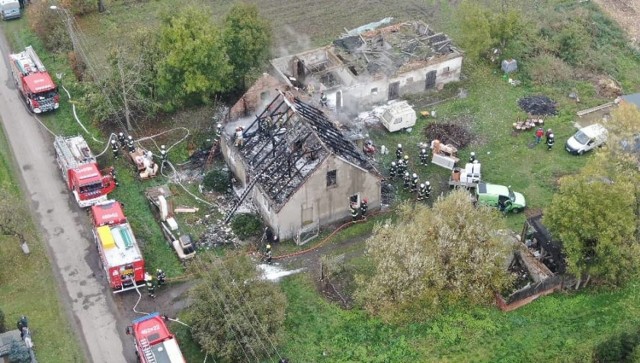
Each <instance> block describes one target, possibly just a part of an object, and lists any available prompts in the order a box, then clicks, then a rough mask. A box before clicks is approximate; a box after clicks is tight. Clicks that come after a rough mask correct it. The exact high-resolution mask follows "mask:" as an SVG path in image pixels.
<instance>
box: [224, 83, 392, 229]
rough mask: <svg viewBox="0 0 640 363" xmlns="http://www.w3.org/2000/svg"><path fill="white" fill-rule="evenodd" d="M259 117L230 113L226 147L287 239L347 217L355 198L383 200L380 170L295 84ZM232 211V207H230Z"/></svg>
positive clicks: (250, 193) (372, 203) (246, 190)
mask: <svg viewBox="0 0 640 363" xmlns="http://www.w3.org/2000/svg"><path fill="white" fill-rule="evenodd" d="M276 92H277V96H276V97H275V98H273V99H272V100H271V102H270V103H268V104H267V105H266V107H264V109H263V110H262V111H261V112H260V113H259V114H257V116H254V117H246V118H233V117H230V118H229V120H228V121H227V123H226V124H225V125H224V131H223V133H222V136H221V150H222V153H223V155H224V158H225V160H226V162H227V164H228V165H229V168H230V170H231V171H232V172H233V173H234V174H235V176H236V178H237V180H238V181H239V182H240V183H241V184H242V188H243V192H242V195H241V196H240V199H241V200H242V199H244V198H251V199H252V200H253V202H254V204H255V205H256V207H257V210H258V211H259V213H260V214H261V216H262V217H263V219H264V221H265V223H266V224H267V225H269V226H270V227H271V228H272V229H273V230H274V231H276V232H277V234H278V235H279V237H280V238H281V239H286V238H292V237H296V236H297V235H298V234H300V233H303V232H304V231H305V230H308V229H309V228H314V227H316V228H317V227H318V226H322V225H326V224H329V223H333V222H336V221H340V220H343V219H345V218H349V216H350V214H349V204H350V202H357V203H359V202H360V201H361V200H362V199H364V198H367V199H368V205H369V208H370V209H375V208H377V207H379V206H380V204H381V203H380V199H381V189H380V188H381V185H380V184H381V176H380V174H379V173H378V171H377V170H376V169H375V168H374V166H373V165H372V164H371V163H370V161H369V160H368V159H367V158H366V157H365V156H364V155H363V154H362V152H361V151H360V150H359V149H358V148H357V147H356V146H355V144H353V143H352V142H351V141H348V140H346V139H345V137H344V136H343V134H342V133H341V131H340V129H339V128H338V125H337V124H335V123H334V122H333V121H332V120H330V119H329V118H328V117H327V116H326V115H325V114H324V113H323V112H322V111H321V110H319V109H318V108H316V107H313V106H311V105H310V104H308V103H307V102H305V101H304V100H303V99H301V98H300V97H298V96H296V95H294V94H293V93H292V92H290V91H287V92H286V93H284V92H280V91H276ZM231 213H233V211H231Z"/></svg>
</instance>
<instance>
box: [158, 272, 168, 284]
mask: <svg viewBox="0 0 640 363" xmlns="http://www.w3.org/2000/svg"><path fill="white" fill-rule="evenodd" d="M156 279H157V280H158V287H160V286H162V285H164V283H165V282H166V279H167V274H166V273H164V271H162V270H161V269H157V270H156Z"/></svg>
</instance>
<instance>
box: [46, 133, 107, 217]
mask: <svg viewBox="0 0 640 363" xmlns="http://www.w3.org/2000/svg"><path fill="white" fill-rule="evenodd" d="M53 146H54V148H55V150H56V160H57V161H58V166H59V167H60V170H61V171H62V178H63V179H64V181H65V182H67V186H68V187H69V190H71V191H72V192H73V195H74V196H75V198H76V201H77V202H78V205H80V207H82V208H84V207H88V206H91V205H93V204H96V203H100V202H104V201H106V200H107V194H109V193H111V192H112V191H113V190H114V189H115V188H116V183H115V180H114V179H113V175H111V174H109V173H105V175H103V174H102V173H101V172H100V170H99V169H98V163H97V162H96V157H95V156H94V155H93V153H92V152H91V149H89V145H88V144H87V141H86V140H85V139H84V138H83V137H82V136H74V137H62V136H56V139H55V141H54V142H53Z"/></svg>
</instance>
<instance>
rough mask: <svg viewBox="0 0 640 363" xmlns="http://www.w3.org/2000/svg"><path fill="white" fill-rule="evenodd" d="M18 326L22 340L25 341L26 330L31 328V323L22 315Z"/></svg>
mask: <svg viewBox="0 0 640 363" xmlns="http://www.w3.org/2000/svg"><path fill="white" fill-rule="evenodd" d="M16 325H17V326H18V330H20V338H21V339H24V329H27V328H29V321H28V320H27V317H26V316H24V315H22V316H21V317H20V319H19V320H18V323H17V324H16Z"/></svg>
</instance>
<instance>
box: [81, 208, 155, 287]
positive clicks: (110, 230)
mask: <svg viewBox="0 0 640 363" xmlns="http://www.w3.org/2000/svg"><path fill="white" fill-rule="evenodd" d="M91 217H92V220H93V225H94V227H93V228H94V229H93V235H94V237H95V241H96V245H97V247H98V252H99V253H100V261H101V262H102V266H103V268H104V271H105V273H106V274H107V279H108V280H109V285H110V286H111V288H112V289H113V292H114V293H118V292H122V291H127V290H131V289H135V288H137V287H138V286H139V285H142V284H143V283H144V272H145V269H144V259H143V258H142V253H140V248H139V247H138V244H137V242H136V238H135V236H134V235H133V231H132V230H131V226H130V225H129V223H128V222H127V218H126V217H125V215H124V213H123V211H122V205H121V204H120V203H119V202H117V201H115V200H110V201H107V202H104V203H100V204H96V205H94V206H92V207H91Z"/></svg>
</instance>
